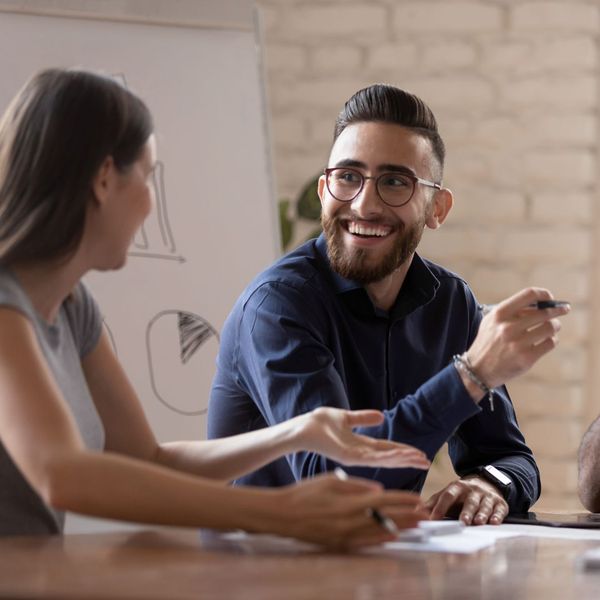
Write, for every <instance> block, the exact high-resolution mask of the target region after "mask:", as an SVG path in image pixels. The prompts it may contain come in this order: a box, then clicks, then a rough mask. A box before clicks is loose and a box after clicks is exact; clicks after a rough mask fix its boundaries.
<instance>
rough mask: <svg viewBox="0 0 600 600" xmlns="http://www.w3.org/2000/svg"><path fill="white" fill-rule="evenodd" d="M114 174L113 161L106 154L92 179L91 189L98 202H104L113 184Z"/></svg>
mask: <svg viewBox="0 0 600 600" xmlns="http://www.w3.org/2000/svg"><path fill="white" fill-rule="evenodd" d="M114 174H115V162H114V160H113V157H112V156H107V157H106V158H105V159H104V160H103V161H102V164H101V165H100V167H99V168H98V170H97V171H96V174H95V175H94V178H93V179H92V191H93V192H94V200H95V201H96V202H97V203H98V204H104V203H105V202H106V199H107V198H108V195H109V194H110V192H111V190H112V186H113V180H114Z"/></svg>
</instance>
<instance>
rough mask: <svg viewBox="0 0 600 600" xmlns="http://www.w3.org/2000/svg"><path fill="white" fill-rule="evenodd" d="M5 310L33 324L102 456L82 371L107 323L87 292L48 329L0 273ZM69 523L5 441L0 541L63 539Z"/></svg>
mask: <svg viewBox="0 0 600 600" xmlns="http://www.w3.org/2000/svg"><path fill="white" fill-rule="evenodd" d="M0 306H9V307H12V308H14V309H16V310H18V311H19V312H21V313H22V314H24V315H25V316H26V317H27V318H28V319H29V320H30V321H31V323H32V324H33V327H34V329H35V333H36V336H37V339H38V342H39V345H40V348H41V349H42V352H43V354H44V356H45V357H46V361H47V362H48V366H49V367H50V370H51V371H52V373H53V374H54V377H55V379H56V383H57V384H58V386H59V388H60V390H61V391H62V393H63V395H64V397H65V400H66V401H67V403H68V405H69V407H70V408H71V411H72V413H73V417H74V418H75V421H76V422H77V425H78V427H79V431H80V432H81V436H82V438H83V441H84V443H85V444H86V446H87V447H88V448H90V449H92V450H102V449H103V448H104V429H103V427H102V422H101V421H100V417H99V416H98V413H97V411H96V408H95V406H94V403H93V401H92V397H91V395H90V392H89V389H88V387H87V383H86V381H85V377H84V374H83V370H82V368H81V359H82V358H83V357H84V356H85V355H86V354H87V353H88V352H90V351H91V350H93V348H94V347H95V346H96V344H97V342H98V339H99V337H100V333H101V331H102V317H101V315H100V312H99V310H98V306H97V304H96V302H95V301H94V299H93V298H92V296H91V294H90V293H89V291H88V290H87V288H86V287H85V286H84V285H83V284H79V285H78V286H77V287H76V288H75V290H74V291H73V294H72V295H71V297H70V298H69V299H67V300H66V301H65V302H64V303H63V305H62V306H61V308H60V311H59V313H58V316H57V317H56V320H55V322H54V323H53V324H52V325H49V324H48V323H47V322H46V321H44V320H43V319H42V318H41V317H40V316H39V315H38V314H37V312H36V310H35V309H34V307H33V306H32V304H31V302H30V301H29V298H28V296H27V295H26V294H25V292H24V291H23V289H22V288H21V286H20V285H19V283H18V281H17V280H16V279H15V278H14V277H13V275H12V274H11V273H10V271H8V270H7V269H5V268H2V267H0ZM0 335H2V332H1V331H0ZM23 376H26V374H24V375H23ZM0 401H1V399H0ZM29 443H31V444H35V443H36V440H34V439H32V440H29ZM64 519H65V515H64V513H63V512H60V511H57V510H54V509H53V508H51V507H50V506H48V505H47V504H45V503H44V501H43V500H42V499H41V498H40V496H39V495H38V494H37V493H36V492H35V491H34V490H33V488H32V487H31V486H30V485H29V484H28V483H27V481H26V480H25V479H24V477H23V476H22V475H21V472H20V471H19V469H18V468H17V467H16V465H15V464H14V462H13V461H12V459H11V457H10V456H9V455H8V453H7V452H6V450H5V448H4V445H3V444H2V440H1V439H0V535H33V534H52V533H61V532H62V530H63V526H64Z"/></svg>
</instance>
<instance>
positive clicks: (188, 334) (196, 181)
mask: <svg viewBox="0 0 600 600" xmlns="http://www.w3.org/2000/svg"><path fill="white" fill-rule="evenodd" d="M259 58H260V57H259V54H258V46H257V36H256V33H255V31H254V30H252V28H249V29H248V30H241V29H240V28H237V29H233V28H232V29H230V30H228V29H226V28H221V29H218V28H202V27H180V26H166V25H157V24H141V23H132V22H116V21H104V20H91V19H77V18H70V17H49V16H39V15H25V14H13V13H0V72H1V73H2V79H1V81H0V105H1V106H2V110H4V107H5V106H6V105H7V104H8V102H9V100H10V99H11V98H12V96H13V95H14V94H15V93H16V91H17V90H18V89H19V88H20V87H21V86H22V85H23V83H24V82H25V80H26V79H27V78H28V77H29V76H30V75H31V74H32V73H34V72H35V71H37V70H39V69H41V68H46V67H53V66H63V67H73V66H76V67H84V68H91V69H96V70H101V71H103V72H105V73H109V74H112V75H115V76H117V77H119V78H121V79H123V80H124V82H125V83H126V85H127V86H128V87H129V88H130V89H132V90H133V91H135V92H136V93H138V94H139V95H140V96H141V97H142V98H144V100H145V101H146V102H147V104H148V105H149V107H150V110H151V111H152V113H153V115H154V119H155V129H156V137H157V144H158V157H159V160H160V162H161V165H160V168H159V169H157V176H156V178H155V191H156V196H157V202H156V207H155V210H154V211H153V214H152V215H151V216H150V217H149V219H148V220H147V221H146V223H145V224H144V227H143V229H142V231H140V233H139V234H138V235H137V236H136V239H135V241H134V244H133V246H132V247H131V249H130V256H129V258H128V263H127V265H126V266H125V268H124V269H122V270H121V271H118V272H111V273H92V274H90V275H89V276H87V277H86V281H87V283H88V285H89V286H90V287H91V289H92V291H93V292H94V295H95V296H96V298H97V300H98V301H99V304H100V307H101V309H102V311H103V314H104V317H105V322H106V324H107V326H108V328H109V331H110V333H111V337H112V339H113V343H114V346H115V349H116V351H117V354H118V356H119V358H120V360H121V362H122V363H123V364H124V366H125V369H126V371H127V373H128V375H129V377H130V379H131V380H132V382H133V385H134V387H135V389H136V390H137V392H138V394H139V396H140V398H141V400H142V402H143V404H144V407H145V410H146V413H147V415H148V418H149V420H150V423H151V425H152V428H153V430H154V432H155V433H156V435H157V437H158V438H159V440H161V441H166V440H174V439H201V438H204V437H205V429H206V423H205V419H206V416H205V413H206V409H207V401H208V395H209V389H210V383H211V380H212V376H213V374H214V368H215V358H216V353H217V349H218V334H219V332H220V329H221V327H222V325H223V321H224V320H225V318H226V316H227V314H228V312H229V310H230V309H231V307H232V306H233V303H234V302H235V300H236V298H237V296H238V295H239V293H240V292H241V291H242V289H243V288H244V286H245V285H246V284H247V283H248V282H249V281H250V279H251V278H252V277H253V276H254V275H255V274H256V273H258V272H259V271H260V270H262V269H263V268H264V267H265V266H267V265H268V264H269V263H270V262H272V261H273V260H274V259H275V257H276V255H277V254H278V248H279V243H278V239H279V236H278V230H277V224H276V218H275V215H276V211H275V202H274V198H273V194H272V188H273V186H272V184H271V171H270V161H269V153H268V139H267V133H266V132H267V124H266V117H265V110H264V91H263V88H262V80H261V73H260V60H259Z"/></svg>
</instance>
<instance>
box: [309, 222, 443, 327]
mask: <svg viewBox="0 0 600 600" xmlns="http://www.w3.org/2000/svg"><path fill="white" fill-rule="evenodd" d="M316 248H317V252H318V254H319V256H320V258H321V260H322V261H323V263H324V265H325V266H326V268H327V271H328V273H329V278H330V281H331V283H332V285H333V288H334V290H335V292H336V294H338V295H344V296H348V299H350V297H352V298H353V300H352V302H351V304H352V305H354V307H355V308H356V309H357V310H359V311H360V312H363V310H364V309H365V308H367V306H368V307H370V308H369V310H368V312H370V313H371V314H376V315H378V316H382V314H383V315H385V313H384V312H383V311H381V310H379V309H377V308H376V307H375V306H374V305H373V303H372V302H371V299H370V298H369V295H368V294H367V291H366V290H365V288H364V287H363V286H362V285H361V284H360V283H358V282H356V281H353V280H352V279H346V278H345V277H342V276H341V275H339V274H338V273H336V272H335V271H334V270H333V269H332V268H331V265H330V263H329V257H328V256H327V241H326V240H325V235H324V234H323V233H321V235H320V236H319V237H318V239H317V242H316ZM439 286H440V281H439V279H438V278H437V277H436V276H435V275H434V274H433V273H432V272H431V270H430V269H429V267H428V266H427V264H426V263H425V261H424V260H423V259H422V258H421V257H420V256H419V255H418V254H415V255H414V257H413V260H412V263H411V265H410V268H409V269H408V273H407V274H406V279H405V280H404V283H403V284H402V288H401V289H400V293H399V294H398V297H397V298H396V302H395V303H394V306H393V307H392V309H391V310H390V313H389V316H391V317H393V318H394V319H396V318H400V317H402V316H405V315H406V314H408V313H409V312H412V311H413V310H414V309H415V308H418V307H419V306H423V305H425V304H427V303H428V302H430V301H431V300H432V299H433V298H434V296H435V293H436V291H437V289H438V287H439ZM365 302H367V306H365Z"/></svg>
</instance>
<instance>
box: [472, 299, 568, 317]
mask: <svg viewBox="0 0 600 600" xmlns="http://www.w3.org/2000/svg"><path fill="white" fill-rule="evenodd" d="M496 306H497V304H480V305H479V308H480V309H481V312H483V314H484V315H487V314H488V313H489V312H490V311H491V310H493V309H494V308H496ZM566 306H571V303H570V302H569V301H568V300H538V301H537V302H532V303H531V304H528V305H527V308H537V309H538V310H544V309H546V308H564V307H566Z"/></svg>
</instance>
